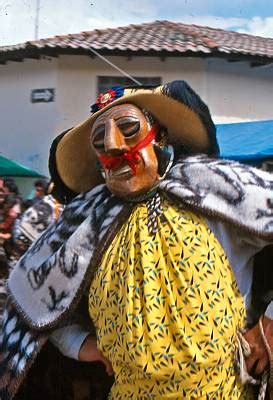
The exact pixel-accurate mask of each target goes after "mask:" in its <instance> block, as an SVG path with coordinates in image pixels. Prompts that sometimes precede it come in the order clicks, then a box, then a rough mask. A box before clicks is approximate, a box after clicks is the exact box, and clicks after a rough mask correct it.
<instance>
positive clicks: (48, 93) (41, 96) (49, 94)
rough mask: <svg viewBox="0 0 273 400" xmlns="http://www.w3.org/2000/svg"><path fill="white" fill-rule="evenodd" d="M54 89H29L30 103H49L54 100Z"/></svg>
mask: <svg viewBox="0 0 273 400" xmlns="http://www.w3.org/2000/svg"><path fill="white" fill-rule="evenodd" d="M54 98H55V89H49V88H45V89H33V90H32V91H31V103H50V102H52V101H54Z"/></svg>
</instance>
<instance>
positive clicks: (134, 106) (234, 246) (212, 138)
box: [0, 81, 273, 400]
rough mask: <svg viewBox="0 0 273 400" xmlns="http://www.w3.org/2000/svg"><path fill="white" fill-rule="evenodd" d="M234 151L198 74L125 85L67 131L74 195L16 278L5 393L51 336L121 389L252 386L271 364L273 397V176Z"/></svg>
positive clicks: (62, 161)
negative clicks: (263, 254)
mask: <svg viewBox="0 0 273 400" xmlns="http://www.w3.org/2000/svg"><path fill="white" fill-rule="evenodd" d="M218 154H219V148H218V144H217V140H216V132H215V126H214V124H213V121H212V119H211V115H210V112H209V109H208V108H207V106H206V105H205V104H204V102H203V101H202V100H201V99H200V97H199V96H198V95H197V94H196V93H195V92H194V91H193V90H192V89H191V87H190V86H189V85H188V84H187V83H186V82H184V81H174V82H170V83H166V84H164V85H162V86H159V87H154V88H151V87H149V88H147V87H133V88H125V89H124V88H120V87H115V88H112V89H110V90H109V91H108V92H107V93H106V94H104V95H102V94H101V95H100V96H99V97H98V99H97V101H96V103H95V104H94V105H93V106H92V114H91V116H90V117H89V118H88V119H87V120H86V121H84V122H83V123H82V124H80V125H77V126H75V127H74V128H72V129H70V130H69V131H66V132H64V133H63V134H61V135H60V136H58V137H57V138H56V139H55V140H54V142H53V144H52V147H51V154H50V169H51V175H52V179H53V181H54V184H55V188H54V190H55V192H56V193H59V195H60V196H62V197H63V198H65V199H66V200H67V201H68V202H69V204H68V205H67V206H66V208H65V210H64V212H63V213H62V215H61V217H60V218H59V220H58V222H57V223H56V224H54V225H51V226H50V227H49V228H48V229H46V230H45V231H44V233H43V234H42V235H41V236H40V237H39V239H38V240H37V241H36V242H35V243H33V245H32V246H31V247H30V249H29V250H28V252H27V253H25V255H24V256H23V257H22V258H21V259H20V261H19V262H18V264H17V266H16V267H15V268H14V270H13V272H12V274H11V276H10V278H9V281H8V288H9V292H10V303H9V305H8V308H7V312H6V314H5V318H4V323H3V340H2V358H1V360H2V361H1V364H0V366H1V368H2V369H0V371H2V375H1V377H0V396H1V397H2V398H4V399H12V398H13V397H14V395H15V393H16V391H17V389H18V387H19V386H20V383H21V382H22V381H23V379H24V377H25V376H26V374H27V372H28V371H29V366H30V365H31V364H33V362H34V360H35V358H36V357H37V354H38V352H39V351H40V349H41V348H42V347H43V346H44V345H45V343H46V342H47V341H48V340H49V341H50V342H52V343H53V344H54V346H56V347H57V348H58V349H59V350H60V351H61V352H62V353H63V354H64V355H65V356H68V357H70V358H74V359H76V360H78V361H82V362H83V361H84V362H87V363H92V362H97V361H99V362H101V363H102V364H103V365H104V366H105V372H106V373H108V374H109V375H111V374H112V373H113V374H114V383H113V385H112V387H111V390H110V394H109V396H110V397H109V398H110V399H113V400H118V399H140V400H142V399H148V398H153V399H158V400H159V399H181V398H183V399H232V400H236V399H251V398H253V393H252V389H251V387H250V385H249V383H254V382H256V383H257V380H258V379H259V377H261V376H262V385H261V388H260V398H263V397H264V396H265V387H266V379H267V377H268V371H269V370H268V369H269V367H270V365H269V360H270V359H271V357H272V355H271V351H272V347H273V335H272V332H273V306H272V304H273V303H272V302H271V297H268V296H266V295H267V294H268V293H270V289H271V288H270V284H271V283H272V279H271V280H270V279H264V282H265V283H268V285H269V287H267V288H265V287H264V288H261V287H260V288H258V289H259V290H260V292H259V293H258V294H257V293H255V295H253V294H252V289H253V286H255V282H254V279H253V268H254V258H255V256H256V255H257V254H258V253H259V252H260V251H261V250H263V249H266V248H268V246H270V245H272V243H273V212H272V189H273V177H272V175H270V174H268V173H266V172H264V171H259V170H257V169H254V168H251V167H249V166H244V165H241V164H239V163H236V162H232V161H227V160H221V159H219V158H218ZM271 263H272V259H268V262H267V264H266V265H265V266H263V269H262V268H261V266H259V268H258V270H259V271H260V272H263V273H265V274H269V275H270V271H271V270H272V268H271ZM255 271H256V269H255ZM264 277H265V276H264ZM267 289H269V291H267ZM271 292H272V290H271ZM253 298H255V299H258V300H261V301H260V303H261V304H254V305H253V304H252V299H253ZM264 299H266V302H265V303H262V300H264ZM85 302H86V303H87V304H86V305H85V306H84V305H83V304H85ZM260 305H262V307H261V309H259V311H257V310H258V306H260ZM254 311H255V312H256V313H257V314H258V319H257V317H255V313H254ZM83 313H85V314H87V320H86V319H85V321H86V322H85V323H83V322H82V316H81V315H82V314H83ZM89 324H90V325H89ZM91 325H92V326H93V328H92V326H91ZM34 365H35V364H34ZM90 368H91V365H90ZM97 379H98V380H99V378H98V377H97ZM105 382H106V381H105ZM90 398H92V393H91V394H90Z"/></svg>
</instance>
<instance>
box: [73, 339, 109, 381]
mask: <svg viewBox="0 0 273 400" xmlns="http://www.w3.org/2000/svg"><path fill="white" fill-rule="evenodd" d="M78 359H79V361H87V362H91V361H100V362H102V363H103V364H104V365H105V368H106V372H107V374H108V375H110V376H111V375H113V374H114V372H113V369H112V365H111V363H110V362H109V361H108V360H107V359H106V358H105V357H104V356H103V355H102V353H101V352H100V351H99V350H98V348H97V341H96V338H94V337H92V336H90V335H89V336H87V337H86V338H85V340H84V342H83V344H82V345H81V348H80V351H79V355H78Z"/></svg>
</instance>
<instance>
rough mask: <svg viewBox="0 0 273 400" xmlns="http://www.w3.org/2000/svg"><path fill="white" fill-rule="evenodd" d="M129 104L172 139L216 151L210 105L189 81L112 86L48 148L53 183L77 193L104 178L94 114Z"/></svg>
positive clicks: (198, 150)
mask: <svg viewBox="0 0 273 400" xmlns="http://www.w3.org/2000/svg"><path fill="white" fill-rule="evenodd" d="M124 103H130V104H134V105H135V106H137V107H138V108H140V109H145V110H147V111H148V112H149V113H150V114H151V115H152V116H153V117H154V118H155V119H156V120H157V121H158V122H159V124H160V125H162V126H164V127H165V128H167V131H168V142H169V143H171V144H174V145H177V144H178V145H184V146H185V147H186V148H187V149H188V150H189V149H190V152H191V153H206V154H208V155H215V154H218V145H217V140H216V130H215V126H214V124H213V121H212V119H211V115H210V112H209V109H208V107H207V106H206V104H204V102H203V101H202V100H201V99H200V97H199V96H198V95H197V94H196V93H195V92H194V91H193V90H192V89H191V87H190V86H189V85H188V84H187V83H186V82H185V81H173V82H171V83H167V84H165V85H162V86H157V87H147V86H146V87H141V86H138V87H127V88H121V87H114V88H112V89H110V90H109V91H108V92H107V93H105V94H100V95H99V97H98V99H97V101H96V103H95V104H94V105H93V106H92V107H91V110H92V114H91V116H90V117H89V118H87V119H86V120H85V121H84V122H82V123H81V124H79V125H77V126H75V127H74V128H72V129H70V130H68V131H66V132H64V133H63V134H61V135H60V136H58V137H57V138H56V139H55V140H54V142H53V144H52V146H51V150H50V158H49V169H50V173H51V176H52V179H53V181H54V182H55V183H56V184H57V185H59V186H60V185H61V186H62V188H61V187H60V189H62V190H68V195H69V192H71V193H70V194H71V195H72V197H73V194H75V193H81V192H85V191H88V190H90V189H91V188H92V187H94V186H96V185H97V184H99V183H101V182H102V178H101V175H100V172H99V171H98V169H97V168H96V156H95V153H94V152H93V150H92V148H91V145H90V132H91V128H92V126H93V124H94V121H95V120H96V118H97V117H98V116H99V115H101V114H102V113H104V112H105V111H106V110H109V108H111V107H113V106H116V105H118V104H124Z"/></svg>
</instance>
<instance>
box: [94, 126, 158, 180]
mask: <svg viewBox="0 0 273 400" xmlns="http://www.w3.org/2000/svg"><path fill="white" fill-rule="evenodd" d="M158 129H159V127H158V125H157V124H154V125H153V126H152V127H151V129H150V130H149V132H148V133H147V135H146V136H145V137H144V138H143V139H142V140H141V141H140V142H139V143H137V144H135V145H134V146H133V147H131V148H130V150H129V151H126V152H124V153H123V154H121V155H120V156H100V157H99V160H100V162H101V163H102V165H103V166H104V167H105V168H106V169H108V170H110V169H115V168H118V167H119V166H120V165H122V164H123V163H124V162H127V164H128V165H129V166H130V168H131V170H132V171H133V174H134V175H135V174H136V167H137V164H138V162H139V160H140V154H139V150H141V149H144V147H146V146H148V145H149V144H150V143H151V142H152V141H153V140H154V139H155V137H156V135H157V133H158Z"/></svg>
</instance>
